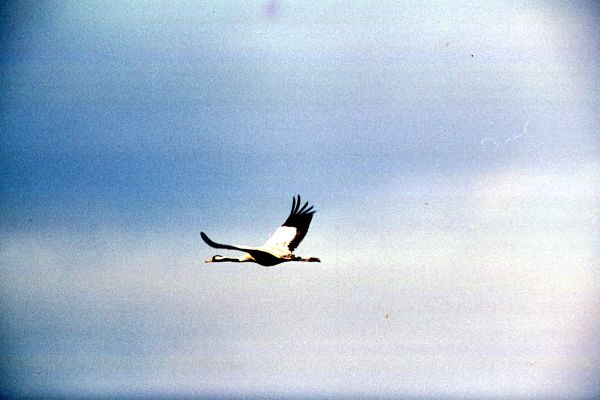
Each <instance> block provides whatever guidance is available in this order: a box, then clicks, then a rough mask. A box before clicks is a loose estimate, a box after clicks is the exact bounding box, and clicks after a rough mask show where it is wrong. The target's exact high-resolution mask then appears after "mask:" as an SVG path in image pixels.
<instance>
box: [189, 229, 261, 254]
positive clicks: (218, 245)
mask: <svg viewBox="0 0 600 400" xmlns="http://www.w3.org/2000/svg"><path fill="white" fill-rule="evenodd" d="M200 236H202V240H204V241H205V242H206V244H207V245H209V246H210V247H214V248H215V249H227V250H239V251H247V250H252V248H251V247H246V246H238V245H235V246H232V245H230V244H221V243H216V242H213V241H212V240H210V238H209V237H208V236H206V234H205V233H204V232H200Z"/></svg>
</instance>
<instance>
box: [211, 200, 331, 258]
mask: <svg viewBox="0 0 600 400" xmlns="http://www.w3.org/2000/svg"><path fill="white" fill-rule="evenodd" d="M307 207H308V202H306V203H305V204H304V206H302V208H300V195H298V197H297V199H296V198H294V201H293V202H292V210H291V212H290V215H289V216H288V218H287V220H286V221H285V222H284V223H283V225H282V226H280V227H279V228H277V230H276V231H275V233H273V235H272V236H271V237H270V238H269V239H268V240H267V241H266V242H265V244H263V245H262V246H258V247H250V246H241V245H228V244H220V243H216V242H213V241H212V240H211V239H209V237H208V236H206V234H205V233H204V232H201V233H200V235H201V236H202V239H203V240H204V241H205V242H206V243H207V244H208V245H209V246H211V247H214V248H217V249H228V250H238V251H243V252H244V253H245V254H244V255H242V256H241V257H237V258H234V257H223V256H221V255H215V256H213V257H212V258H210V259H208V260H206V262H227V261H231V262H255V263H257V264H260V265H263V266H265V267H269V266H272V265H277V264H280V263H282V262H288V261H305V262H321V261H320V260H319V259H318V258H315V257H298V256H295V255H294V254H293V251H294V250H295V249H296V247H298V245H299V244H300V242H301V241H302V239H304V236H306V233H307V231H308V227H309V225H310V222H311V220H312V217H313V214H314V213H315V211H313V210H312V207H308V208H307Z"/></svg>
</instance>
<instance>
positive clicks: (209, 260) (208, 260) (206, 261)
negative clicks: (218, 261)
mask: <svg viewBox="0 0 600 400" xmlns="http://www.w3.org/2000/svg"><path fill="white" fill-rule="evenodd" d="M204 262H205V263H209V262H212V260H211V259H210V258H209V259H207V260H204Z"/></svg>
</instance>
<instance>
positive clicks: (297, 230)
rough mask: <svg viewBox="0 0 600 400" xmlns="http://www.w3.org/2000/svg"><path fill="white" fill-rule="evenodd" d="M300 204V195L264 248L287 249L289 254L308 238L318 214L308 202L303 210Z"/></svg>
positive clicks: (295, 198)
mask: <svg viewBox="0 0 600 400" xmlns="http://www.w3.org/2000/svg"><path fill="white" fill-rule="evenodd" d="M300 204H301V203H300V195H298V196H297V197H294V200H293V201H292V211H291V212H290V215H289V216H288V218H287V219H286V220H285V222H284V223H283V225H281V226H280V227H279V228H277V230H276V231H275V233H273V235H272V236H271V237H270V238H269V240H267V242H266V243H265V244H264V245H262V247H275V248H280V249H287V250H288V251H289V252H293V251H294V250H295V249H296V247H298V245H299V244H300V242H301V241H302V239H304V236H306V232H308V227H309V225H310V221H312V217H313V214H314V213H315V212H316V211H314V210H313V207H312V206H310V207H308V202H306V203H304V205H303V206H302V208H301V207H300Z"/></svg>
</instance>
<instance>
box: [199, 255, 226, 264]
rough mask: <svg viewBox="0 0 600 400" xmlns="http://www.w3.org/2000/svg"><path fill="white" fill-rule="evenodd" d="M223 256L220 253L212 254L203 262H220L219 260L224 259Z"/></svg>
mask: <svg viewBox="0 0 600 400" xmlns="http://www.w3.org/2000/svg"><path fill="white" fill-rule="evenodd" d="M224 258H225V257H223V256H221V255H219V254H217V255H214V256H212V257H211V258H209V259H208V260H205V261H204V262H205V263H211V262H220V261H223V259H224Z"/></svg>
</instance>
